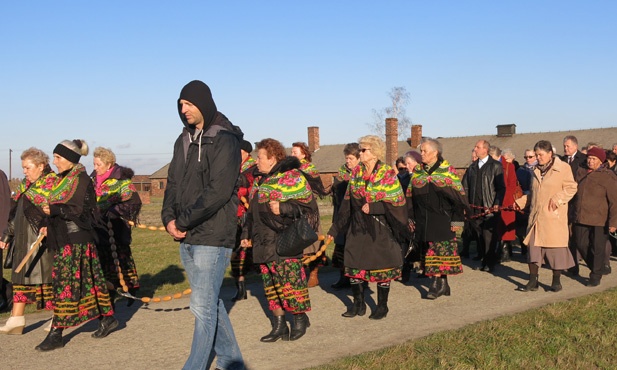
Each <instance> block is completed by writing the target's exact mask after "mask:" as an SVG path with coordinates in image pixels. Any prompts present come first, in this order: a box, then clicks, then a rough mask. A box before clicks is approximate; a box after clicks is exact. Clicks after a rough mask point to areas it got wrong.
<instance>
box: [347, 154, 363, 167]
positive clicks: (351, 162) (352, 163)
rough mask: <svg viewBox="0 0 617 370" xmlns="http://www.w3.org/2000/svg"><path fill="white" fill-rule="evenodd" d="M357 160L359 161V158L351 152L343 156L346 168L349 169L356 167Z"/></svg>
mask: <svg viewBox="0 0 617 370" xmlns="http://www.w3.org/2000/svg"><path fill="white" fill-rule="evenodd" d="M359 162H360V158H358V157H356V156H355V155H353V154H350V155H346V156H345V166H347V168H349V169H350V170H351V169H352V168H354V167H356V166H357V165H358V163H359Z"/></svg>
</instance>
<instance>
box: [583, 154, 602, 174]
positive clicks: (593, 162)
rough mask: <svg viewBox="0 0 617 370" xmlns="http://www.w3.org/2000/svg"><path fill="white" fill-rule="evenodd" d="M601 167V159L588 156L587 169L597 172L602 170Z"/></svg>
mask: <svg viewBox="0 0 617 370" xmlns="http://www.w3.org/2000/svg"><path fill="white" fill-rule="evenodd" d="M601 165H602V161H601V160H600V158H598V157H596V156H594V155H590V156H587V167H589V169H590V170H592V171H595V170H597V169H598V168H600V166H601Z"/></svg>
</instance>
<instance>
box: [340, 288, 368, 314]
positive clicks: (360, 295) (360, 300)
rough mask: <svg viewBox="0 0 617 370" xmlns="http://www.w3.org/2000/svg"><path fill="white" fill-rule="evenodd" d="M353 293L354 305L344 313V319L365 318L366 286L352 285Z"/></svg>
mask: <svg viewBox="0 0 617 370" xmlns="http://www.w3.org/2000/svg"><path fill="white" fill-rule="evenodd" d="M351 292H352V293H353V305H352V306H351V307H349V309H347V311H346V312H345V313H343V315H342V316H343V317H356V316H364V314H365V313H366V303H364V284H362V283H359V284H351Z"/></svg>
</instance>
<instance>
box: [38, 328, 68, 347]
mask: <svg viewBox="0 0 617 370" xmlns="http://www.w3.org/2000/svg"><path fill="white" fill-rule="evenodd" d="M62 347H64V342H63V341H62V328H54V327H52V328H51V330H50V331H49V334H47V337H45V340H43V341H42V342H41V344H39V345H38V346H36V347H34V349H36V350H37V351H41V352H47V351H53V350H54V349H56V348H62Z"/></svg>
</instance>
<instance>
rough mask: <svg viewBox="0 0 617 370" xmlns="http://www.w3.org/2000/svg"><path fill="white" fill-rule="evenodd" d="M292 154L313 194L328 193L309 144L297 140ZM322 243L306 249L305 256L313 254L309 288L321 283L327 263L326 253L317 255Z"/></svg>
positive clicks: (319, 226) (317, 242) (293, 145)
mask: <svg viewBox="0 0 617 370" xmlns="http://www.w3.org/2000/svg"><path fill="white" fill-rule="evenodd" d="M291 155H292V156H294V157H296V158H298V159H299V160H300V168H299V170H300V171H301V172H302V174H303V175H304V177H306V180H307V181H308V183H309V186H310V187H311V190H312V191H313V194H315V195H316V196H318V197H320V198H323V197H324V196H326V195H328V192H327V191H326V190H325V188H324V186H323V182H322V181H321V176H320V175H319V171H317V168H316V167H315V165H314V164H313V162H311V160H312V158H311V152H310V150H309V147H308V145H306V143H303V142H295V143H293V144H291ZM317 227H318V230H319V234H321V233H322V231H321V224H319V225H318V226H317ZM322 244H323V242H322V241H316V242H315V243H313V244H311V245H310V246H308V247H307V248H305V249H304V256H305V257H311V256H313V257H312V258H311V260H312V261H311V262H310V263H309V264H308V269H309V271H310V275H309V281H308V287H309V288H313V287H315V286H317V285H319V276H318V272H319V267H321V266H324V265H325V263H326V254H325V253H323V254H322V255H321V258H316V257H315V255H316V254H317V252H319V250H320V248H321V246H322Z"/></svg>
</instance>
